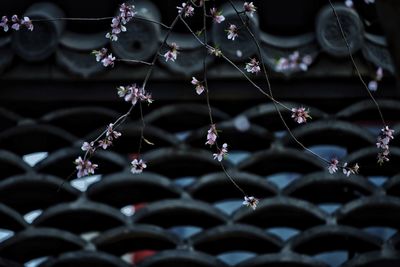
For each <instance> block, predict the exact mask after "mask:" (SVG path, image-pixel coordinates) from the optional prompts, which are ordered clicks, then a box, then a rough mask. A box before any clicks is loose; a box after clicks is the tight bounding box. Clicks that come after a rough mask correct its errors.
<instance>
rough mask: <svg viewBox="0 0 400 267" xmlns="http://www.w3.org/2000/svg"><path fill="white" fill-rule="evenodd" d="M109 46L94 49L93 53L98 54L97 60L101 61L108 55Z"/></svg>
mask: <svg viewBox="0 0 400 267" xmlns="http://www.w3.org/2000/svg"><path fill="white" fill-rule="evenodd" d="M107 52H108V50H107V48H104V47H103V48H102V49H100V50H93V51H92V54H93V55H95V56H96V61H97V62H100V61H101V60H102V59H104V58H105V57H106V56H107Z"/></svg>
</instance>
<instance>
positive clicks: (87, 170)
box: [75, 157, 98, 178]
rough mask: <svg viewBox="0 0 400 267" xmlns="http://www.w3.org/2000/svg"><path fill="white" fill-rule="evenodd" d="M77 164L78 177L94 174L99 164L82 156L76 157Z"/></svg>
mask: <svg viewBox="0 0 400 267" xmlns="http://www.w3.org/2000/svg"><path fill="white" fill-rule="evenodd" d="M75 165H76V169H77V170H78V172H77V177H78V178H81V177H83V176H87V175H89V174H94V170H95V169H96V168H97V167H98V165H97V164H93V163H92V162H90V161H89V160H83V159H82V158H81V157H78V158H77V159H75Z"/></svg>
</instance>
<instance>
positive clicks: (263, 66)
mask: <svg viewBox="0 0 400 267" xmlns="http://www.w3.org/2000/svg"><path fill="white" fill-rule="evenodd" d="M229 3H230V5H231V6H232V8H233V9H234V10H235V12H236V14H237V16H238V17H239V19H240V21H241V22H242V25H243V26H244V27H245V28H246V31H247V32H248V33H249V34H250V36H251V38H252V39H253V42H254V43H255V45H256V46H257V54H258V57H259V58H260V61H261V66H262V69H263V73H264V77H265V80H266V82H267V86H268V91H269V96H270V98H272V99H274V95H273V93H272V86H271V82H270V80H269V77H268V74H267V68H266V67H265V63H264V58H263V56H262V53H261V46H260V43H259V42H258V40H257V38H256V37H255V36H254V34H253V32H252V31H251V29H250V28H249V26H248V24H247V23H246V22H245V21H244V20H243V18H242V16H241V13H240V12H239V11H238V10H237V8H236V7H235V5H234V4H233V2H232V1H231V0H229ZM244 14H245V16H246V18H248V19H249V17H247V14H246V13H244ZM261 90H262V89H261ZM262 91H263V92H264V90H262ZM265 94H266V93H265ZM266 95H268V94H266ZM277 103H279V102H277V101H273V104H274V107H275V110H276V112H278V115H279V118H280V120H281V121H282V124H283V126H284V127H285V128H286V131H287V132H288V133H289V135H290V136H291V137H292V139H293V140H294V141H295V142H296V143H297V144H298V145H299V146H300V147H301V148H303V149H304V150H306V151H308V152H309V153H311V154H312V155H314V156H315V157H317V158H319V159H321V160H322V161H324V162H327V163H329V162H330V161H329V160H327V159H325V158H323V157H321V156H320V155H318V154H317V153H315V152H313V151H312V150H310V149H309V148H307V147H306V146H305V145H304V144H303V143H302V142H300V141H299V140H298V139H297V137H296V136H295V135H294V134H293V132H292V130H291V129H290V127H289V125H288V124H287V122H286V120H285V118H284V117H283V115H282V112H281V111H280V110H279V108H278V106H277ZM289 110H290V111H291V109H289Z"/></svg>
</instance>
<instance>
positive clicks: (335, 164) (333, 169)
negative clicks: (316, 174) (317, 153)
mask: <svg viewBox="0 0 400 267" xmlns="http://www.w3.org/2000/svg"><path fill="white" fill-rule="evenodd" d="M338 164H339V161H338V160H337V159H336V158H333V159H331V162H330V164H329V166H328V171H329V173H330V174H334V173H335V172H337V170H338Z"/></svg>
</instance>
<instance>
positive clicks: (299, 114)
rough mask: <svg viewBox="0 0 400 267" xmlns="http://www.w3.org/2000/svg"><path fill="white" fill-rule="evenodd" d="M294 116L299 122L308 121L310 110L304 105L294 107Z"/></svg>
mask: <svg viewBox="0 0 400 267" xmlns="http://www.w3.org/2000/svg"><path fill="white" fill-rule="evenodd" d="M292 118H293V119H294V121H295V122H297V123H298V124H301V123H305V122H307V119H308V118H310V119H311V116H310V115H309V111H308V110H306V109H305V108H304V107H300V108H292Z"/></svg>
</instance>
